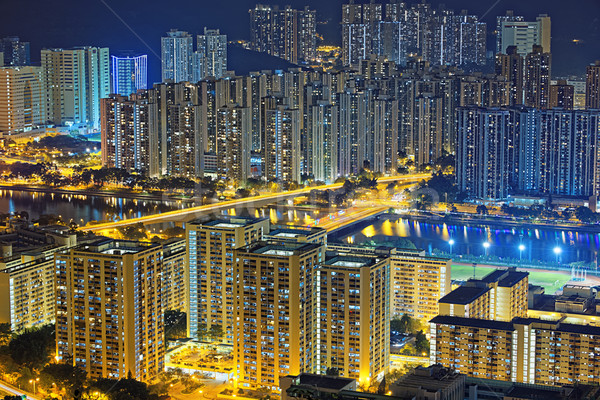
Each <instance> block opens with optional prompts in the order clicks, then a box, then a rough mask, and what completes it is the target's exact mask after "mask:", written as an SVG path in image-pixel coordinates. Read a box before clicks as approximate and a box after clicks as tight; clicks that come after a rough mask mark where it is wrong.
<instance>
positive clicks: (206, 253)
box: [185, 217, 270, 344]
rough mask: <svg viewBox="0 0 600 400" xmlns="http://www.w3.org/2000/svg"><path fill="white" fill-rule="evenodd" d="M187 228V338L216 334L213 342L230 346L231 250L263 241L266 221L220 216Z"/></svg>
mask: <svg viewBox="0 0 600 400" xmlns="http://www.w3.org/2000/svg"><path fill="white" fill-rule="evenodd" d="M186 225H187V226H186V241H187V246H186V247H187V265H188V268H187V271H186V279H185V281H186V287H187V292H188V294H189V300H188V309H189V312H188V314H187V318H188V319H187V321H188V324H187V326H188V336H190V337H207V336H210V335H209V333H213V334H214V333H219V335H216V336H217V337H215V339H217V340H221V341H223V342H225V343H229V344H233V343H235V342H234V339H235V335H234V328H235V327H234V318H235V313H236V311H235V310H236V308H235V307H236V306H235V304H234V301H235V298H234V286H235V284H236V283H235V282H236V276H237V275H235V270H236V266H235V262H236V260H235V258H234V249H236V248H238V247H242V246H245V245H249V244H250V243H253V242H256V241H259V240H262V235H263V233H267V232H268V231H269V226H270V225H269V220H268V219H256V218H242V217H229V218H226V217H223V218H220V219H214V220H211V221H208V222H201V221H196V222H191V223H189V224H186ZM213 336H215V335H213Z"/></svg>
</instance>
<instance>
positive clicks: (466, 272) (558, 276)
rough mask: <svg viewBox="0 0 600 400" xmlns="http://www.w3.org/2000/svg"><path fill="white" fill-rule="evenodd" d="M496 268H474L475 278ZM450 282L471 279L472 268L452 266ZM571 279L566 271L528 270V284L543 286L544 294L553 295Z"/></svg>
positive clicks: (481, 276)
mask: <svg viewBox="0 0 600 400" xmlns="http://www.w3.org/2000/svg"><path fill="white" fill-rule="evenodd" d="M494 269H496V267H483V266H477V267H475V278H477V279H480V278H483V277H484V276H485V275H487V274H489V273H490V272H492V271H493V270H494ZM451 277H452V280H461V281H466V280H467V279H469V278H472V277H473V267H472V266H468V265H452V272H451ZM570 279H571V274H569V273H568V272H567V271H556V272H546V271H535V270H534V271H532V270H529V283H531V284H532V285H539V286H543V287H544V288H545V289H546V294H553V293H554V292H556V291H557V290H559V289H561V288H562V287H563V285H564V284H565V283H567V282H568V281H569V280H570Z"/></svg>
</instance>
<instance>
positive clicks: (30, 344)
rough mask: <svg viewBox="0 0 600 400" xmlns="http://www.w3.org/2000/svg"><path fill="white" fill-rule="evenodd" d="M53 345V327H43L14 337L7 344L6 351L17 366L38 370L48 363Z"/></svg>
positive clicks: (28, 330)
mask: <svg viewBox="0 0 600 400" xmlns="http://www.w3.org/2000/svg"><path fill="white" fill-rule="evenodd" d="M54 345H55V338H54V325H44V326H42V327H40V328H31V329H27V330H25V331H24V332H23V333H21V334H19V335H17V336H15V337H14V338H13V339H12V340H11V341H10V343H9V344H8V351H9V353H10V356H11V357H12V359H13V360H14V361H15V362H16V363H17V364H20V365H23V366H26V367H28V368H32V369H38V368H41V367H42V366H43V365H44V364H46V363H47V362H48V360H49V359H50V354H51V352H52V350H53V349H54Z"/></svg>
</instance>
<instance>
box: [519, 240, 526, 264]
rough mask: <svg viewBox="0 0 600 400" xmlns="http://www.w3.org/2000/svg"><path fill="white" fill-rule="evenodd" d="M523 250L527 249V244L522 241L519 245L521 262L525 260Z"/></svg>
mask: <svg viewBox="0 0 600 400" xmlns="http://www.w3.org/2000/svg"><path fill="white" fill-rule="evenodd" d="M523 250H525V245H524V244H523V243H521V244H520V245H519V262H522V261H523Z"/></svg>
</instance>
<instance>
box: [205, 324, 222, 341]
mask: <svg viewBox="0 0 600 400" xmlns="http://www.w3.org/2000/svg"><path fill="white" fill-rule="evenodd" d="M208 336H209V337H210V338H211V339H213V340H215V339H221V338H222V337H223V327H222V326H221V325H211V326H210V329H209V330H208Z"/></svg>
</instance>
